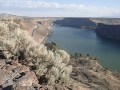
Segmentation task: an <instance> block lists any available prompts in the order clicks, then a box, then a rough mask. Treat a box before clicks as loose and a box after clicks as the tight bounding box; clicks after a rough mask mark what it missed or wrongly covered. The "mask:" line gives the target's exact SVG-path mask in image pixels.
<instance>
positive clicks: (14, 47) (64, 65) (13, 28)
mask: <svg viewBox="0 0 120 90" xmlns="http://www.w3.org/2000/svg"><path fill="white" fill-rule="evenodd" d="M0 49H2V50H4V51H5V52H7V53H6V58H8V59H10V58H11V57H14V59H13V60H15V59H18V60H19V62H20V63H22V64H24V65H27V66H29V67H30V68H31V70H34V71H35V73H36V74H37V76H38V79H39V81H40V82H41V83H42V84H50V85H51V84H56V83H57V84H62V83H67V81H68V80H69V79H70V73H71V72H72V66H71V65H69V60H70V55H69V54H68V53H67V52H66V51H64V50H60V49H59V50H56V51H55V50H54V51H52V50H49V49H47V47H46V46H45V45H44V44H39V43H37V42H36V41H35V40H34V39H33V38H32V37H31V36H30V35H29V34H28V32H27V30H23V29H22V28H20V25H19V24H17V23H15V22H12V21H9V22H5V21H0Z"/></svg>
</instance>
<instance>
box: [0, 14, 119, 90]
mask: <svg viewBox="0 0 120 90" xmlns="http://www.w3.org/2000/svg"><path fill="white" fill-rule="evenodd" d="M9 16H10V17H9ZM73 21H74V20H73ZM55 22H56V21H55ZM84 22H85V23H86V22H88V23H90V24H85V23H84ZM96 22H97V21H96ZM69 23H70V22H69ZM83 23H84V25H82V23H81V26H75V27H77V28H79V27H80V28H83V29H87V28H90V29H93V28H95V27H96V23H94V22H93V21H91V20H88V19H85V21H84V20H83ZM78 24H79V23H78ZM74 25H76V24H74ZM70 26H71V25H70ZM72 27H73V26H72ZM51 29H52V21H51V19H50V18H32V17H20V16H12V15H6V14H4V15H2V17H1V19H0V75H1V76H0V89H1V90H21V89H22V90H119V89H120V74H119V73H117V72H112V71H110V70H108V69H106V68H103V67H102V66H101V65H100V63H99V60H98V59H97V58H95V57H93V56H90V55H82V54H79V55H78V54H75V55H69V53H67V52H66V51H64V50H61V49H60V48H57V46H56V44H55V43H52V44H50V45H49V44H48V45H46V46H45V45H44V43H43V42H44V40H45V38H46V37H47V36H48V34H49V33H50V32H51V31H52V30H51Z"/></svg>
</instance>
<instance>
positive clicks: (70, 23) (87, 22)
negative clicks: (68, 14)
mask: <svg viewBox="0 0 120 90" xmlns="http://www.w3.org/2000/svg"><path fill="white" fill-rule="evenodd" d="M53 23H54V24H57V25H60V26H67V27H74V28H80V29H95V28H96V23H95V22H93V21H92V20H91V19H89V18H64V19H61V20H56V21H54V22H53Z"/></svg>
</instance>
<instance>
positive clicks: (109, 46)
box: [47, 26, 120, 72]
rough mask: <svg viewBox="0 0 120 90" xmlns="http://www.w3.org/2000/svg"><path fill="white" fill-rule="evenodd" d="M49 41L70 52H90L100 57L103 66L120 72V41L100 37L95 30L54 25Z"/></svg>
mask: <svg viewBox="0 0 120 90" xmlns="http://www.w3.org/2000/svg"><path fill="white" fill-rule="evenodd" d="M47 42H55V43H57V44H58V45H59V46H60V47H61V48H63V49H65V50H66V51H68V52H69V53H75V52H77V53H82V54H87V53H89V54H90V55H91V56H94V57H96V58H99V59H100V61H99V62H100V63H101V64H102V66H103V67H105V68H108V69H110V70H113V71H118V72H120V43H117V42H112V41H108V40H106V39H103V38H100V37H98V36H97V35H96V33H95V32H94V30H82V29H76V28H71V27H60V26H53V34H52V35H51V36H50V37H49V38H48V40H47Z"/></svg>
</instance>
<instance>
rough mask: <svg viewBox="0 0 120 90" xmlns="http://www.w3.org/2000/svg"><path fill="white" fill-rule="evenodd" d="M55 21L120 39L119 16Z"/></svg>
mask: <svg viewBox="0 0 120 90" xmlns="http://www.w3.org/2000/svg"><path fill="white" fill-rule="evenodd" d="M53 23H54V24H57V25H60V26H66V27H74V28H80V29H89V30H95V32H96V33H97V34H98V35H100V36H102V37H104V38H107V39H110V40H115V41H120V35H119V33H120V28H119V27H120V19H119V18H62V19H59V20H56V21H54V22H53Z"/></svg>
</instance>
